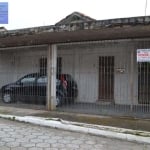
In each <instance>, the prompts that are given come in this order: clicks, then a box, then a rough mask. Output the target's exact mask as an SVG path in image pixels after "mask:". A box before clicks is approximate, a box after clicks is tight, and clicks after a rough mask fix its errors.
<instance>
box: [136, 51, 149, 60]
mask: <svg viewBox="0 0 150 150" xmlns="http://www.w3.org/2000/svg"><path fill="white" fill-rule="evenodd" d="M137 62H150V49H137Z"/></svg>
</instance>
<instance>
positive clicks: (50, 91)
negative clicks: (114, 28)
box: [47, 45, 57, 110]
mask: <svg viewBox="0 0 150 150" xmlns="http://www.w3.org/2000/svg"><path fill="white" fill-rule="evenodd" d="M56 63H57V46H56V45H49V46H48V54H47V79H48V84H47V110H55V109H56V69H57V64H56Z"/></svg>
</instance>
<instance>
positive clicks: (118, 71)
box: [116, 68, 125, 73]
mask: <svg viewBox="0 0 150 150" xmlns="http://www.w3.org/2000/svg"><path fill="white" fill-rule="evenodd" d="M116 72H117V73H124V72H125V68H116Z"/></svg>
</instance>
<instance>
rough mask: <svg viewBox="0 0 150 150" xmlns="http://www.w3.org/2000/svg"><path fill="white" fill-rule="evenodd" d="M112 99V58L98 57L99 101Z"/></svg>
mask: <svg viewBox="0 0 150 150" xmlns="http://www.w3.org/2000/svg"><path fill="white" fill-rule="evenodd" d="M113 99H114V56H100V57H99V100H103V101H112V100H113Z"/></svg>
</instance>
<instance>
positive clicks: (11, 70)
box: [0, 49, 47, 87]
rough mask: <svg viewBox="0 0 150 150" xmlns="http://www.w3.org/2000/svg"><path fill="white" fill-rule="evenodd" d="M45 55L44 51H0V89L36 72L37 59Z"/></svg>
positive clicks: (37, 68) (37, 69)
mask: <svg viewBox="0 0 150 150" xmlns="http://www.w3.org/2000/svg"><path fill="white" fill-rule="evenodd" d="M46 54H47V51H46V50H44V49H38V50H35V49H26V50H24V49H19V50H11V51H10V50H9V51H0V87H2V86H3V85H5V84H8V83H12V82H15V81H16V80H18V79H19V78H21V77H22V76H24V75H26V74H28V73H34V72H38V71H39V59H40V58H41V57H42V56H46Z"/></svg>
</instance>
